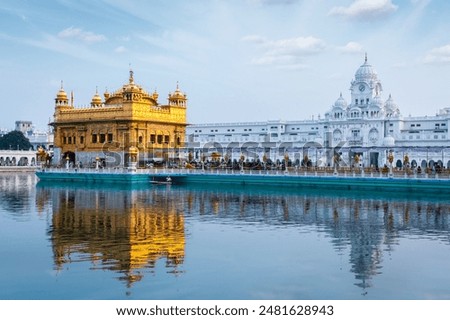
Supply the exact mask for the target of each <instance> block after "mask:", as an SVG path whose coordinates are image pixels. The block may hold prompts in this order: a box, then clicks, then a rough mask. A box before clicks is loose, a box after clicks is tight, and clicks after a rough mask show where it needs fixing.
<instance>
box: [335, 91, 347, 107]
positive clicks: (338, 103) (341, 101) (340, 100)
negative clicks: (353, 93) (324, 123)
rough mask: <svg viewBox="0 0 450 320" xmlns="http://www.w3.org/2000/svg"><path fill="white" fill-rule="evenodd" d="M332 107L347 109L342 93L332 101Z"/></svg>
mask: <svg viewBox="0 0 450 320" xmlns="http://www.w3.org/2000/svg"><path fill="white" fill-rule="evenodd" d="M334 107H339V108H341V109H347V101H345V99H344V98H343V97H342V93H341V95H340V96H339V98H338V99H337V100H336V102H335V103H334Z"/></svg>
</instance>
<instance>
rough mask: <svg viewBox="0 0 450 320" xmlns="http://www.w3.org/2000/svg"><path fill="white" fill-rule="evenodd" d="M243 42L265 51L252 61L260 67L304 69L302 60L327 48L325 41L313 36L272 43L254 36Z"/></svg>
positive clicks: (246, 38)
mask: <svg viewBox="0 0 450 320" xmlns="http://www.w3.org/2000/svg"><path fill="white" fill-rule="evenodd" d="M242 40H243V41H246V42H250V43H254V44H257V45H258V46H259V47H260V48H261V49H262V50H263V53H262V55H261V56H260V57H258V58H255V59H253V60H252V63H253V64H259V65H274V64H276V65H291V66H296V68H298V67H301V68H303V67H305V65H304V64H302V63H300V62H299V61H300V60H302V58H304V57H305V56H308V55H312V54H316V53H320V52H322V51H323V50H324V49H325V47H326V44H325V42H324V41H323V40H321V39H318V38H315V37H312V36H309V37H297V38H289V39H281V40H276V41H271V40H267V39H265V38H263V37H260V36H255V35H253V36H247V37H244V38H243V39H242Z"/></svg>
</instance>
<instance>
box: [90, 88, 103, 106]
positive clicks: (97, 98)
mask: <svg viewBox="0 0 450 320" xmlns="http://www.w3.org/2000/svg"><path fill="white" fill-rule="evenodd" d="M100 104H102V98H101V97H100V95H99V94H98V90H95V95H94V96H93V97H92V101H91V105H100Z"/></svg>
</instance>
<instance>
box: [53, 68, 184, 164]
mask: <svg viewBox="0 0 450 320" xmlns="http://www.w3.org/2000/svg"><path fill="white" fill-rule="evenodd" d="M158 96H159V95H158V93H157V92H156V90H155V91H154V92H153V93H151V94H150V93H148V92H146V91H145V90H144V89H143V88H142V86H140V85H138V84H136V83H135V82H134V74H133V71H132V70H130V75H129V81H128V83H126V84H124V85H123V86H122V88H121V89H119V90H117V91H115V92H113V93H109V92H108V91H106V92H105V93H104V100H102V98H101V97H100V95H99V94H98V91H97V90H96V93H95V95H94V96H93V98H92V101H91V103H90V106H88V107H84V108H78V107H77V108H76V107H75V106H74V104H73V93H72V94H71V98H70V101H69V98H68V95H67V93H66V92H65V90H64V88H63V85H62V84H61V89H60V90H59V92H58V93H57V95H56V98H55V113H54V121H53V122H52V123H51V125H52V126H53V128H54V145H55V147H56V148H59V152H60V155H59V156H60V159H67V160H69V161H70V162H74V163H75V161H81V160H83V161H87V162H90V161H92V160H93V159H95V158H97V157H100V158H104V157H105V150H107V151H111V150H115V151H121V154H123V155H124V156H125V160H126V158H127V152H128V150H129V149H130V148H133V149H134V148H137V149H138V150H139V153H140V154H141V155H142V154H144V155H147V154H149V153H153V152H154V151H155V150H163V151H159V156H165V157H167V156H168V151H167V150H169V149H171V150H173V149H177V148H180V147H183V145H184V140H185V129H186V107H187V96H186V94H184V93H183V92H182V91H181V90H180V89H179V87H178V84H177V87H176V90H175V91H174V92H172V93H170V94H169V96H168V103H167V104H166V105H162V104H160V103H159V102H158ZM55 155H56V154H55ZM57 160H58V159H57ZM121 164H122V165H123V164H124V162H123V159H122V161H121ZM115 165H119V164H118V163H116V164H115Z"/></svg>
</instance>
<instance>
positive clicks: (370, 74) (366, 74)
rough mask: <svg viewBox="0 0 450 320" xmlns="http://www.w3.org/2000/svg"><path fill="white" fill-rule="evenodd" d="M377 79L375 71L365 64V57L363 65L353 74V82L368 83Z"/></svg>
mask: <svg viewBox="0 0 450 320" xmlns="http://www.w3.org/2000/svg"><path fill="white" fill-rule="evenodd" d="M376 79H377V72H376V71H375V69H374V68H373V67H372V66H371V65H370V64H369V63H368V62H367V55H366V59H365V60H364V64H363V65H362V66H360V67H359V68H358V70H356V73H355V80H356V81H357V82H358V81H370V80H376Z"/></svg>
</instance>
